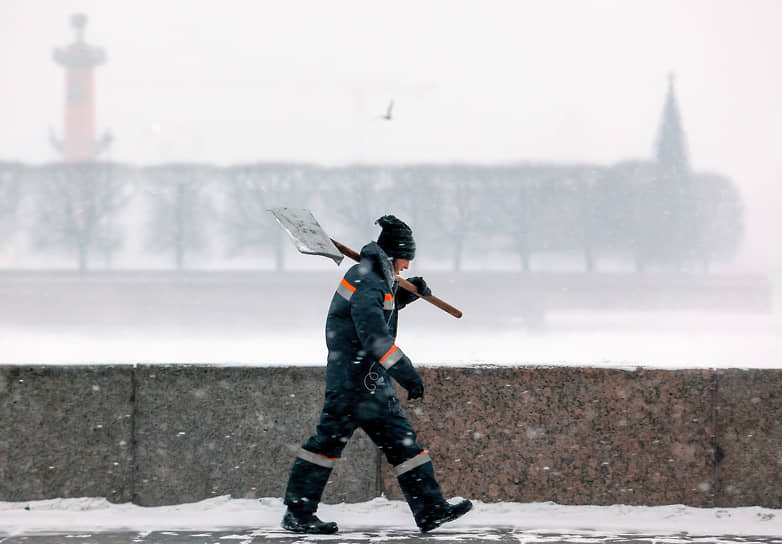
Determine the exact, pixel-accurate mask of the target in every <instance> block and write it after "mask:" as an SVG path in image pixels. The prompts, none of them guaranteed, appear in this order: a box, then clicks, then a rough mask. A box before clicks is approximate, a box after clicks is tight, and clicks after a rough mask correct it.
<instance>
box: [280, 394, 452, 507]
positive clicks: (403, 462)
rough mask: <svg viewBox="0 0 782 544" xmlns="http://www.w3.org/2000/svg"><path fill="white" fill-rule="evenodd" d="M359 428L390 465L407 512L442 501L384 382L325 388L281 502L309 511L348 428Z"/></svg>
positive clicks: (421, 452) (424, 456)
mask: <svg viewBox="0 0 782 544" xmlns="http://www.w3.org/2000/svg"><path fill="white" fill-rule="evenodd" d="M359 427H360V428H361V429H363V430H364V432H366V433H367V435H368V436H369V438H370V439H372V441H373V442H374V443H375V444H376V445H377V447H378V448H380V450H381V451H382V452H383V454H384V455H385V456H386V459H387V460H388V462H389V463H390V464H391V465H392V466H393V467H394V473H395V474H396V476H397V479H398V481H399V484H400V486H401V488H402V491H403V492H404V494H405V498H406V499H407V501H408V503H409V504H410V508H411V510H412V511H413V514H414V515H415V516H416V517H418V514H419V513H420V512H421V511H422V510H424V509H426V508H428V507H429V506H431V505H440V504H443V503H444V502H445V500H444V499H443V497H442V492H441V491H440V486H439V485H438V483H437V481H436V479H435V477H434V471H433V469H432V464H431V459H430V458H429V454H428V453H427V452H426V451H425V450H424V449H423V448H421V446H419V445H418V443H416V434H415V431H414V430H413V427H412V426H411V425H410V423H409V422H408V421H407V419H406V418H405V417H404V415H403V414H402V411H401V408H400V405H399V399H398V398H397V396H396V394H395V393H394V390H393V387H392V386H391V385H390V384H384V385H383V386H381V387H378V388H377V390H376V391H374V392H373V393H370V392H368V391H326V399H325V402H324V405H323V411H322V413H321V417H320V423H319V424H318V426H317V429H316V432H315V434H314V435H312V436H311V437H310V438H309V439H308V440H307V441H306V442H305V443H304V445H303V446H302V447H301V449H299V451H298V453H297V456H296V460H295V461H294V463H293V468H292V469H291V473H290V477H289V479H288V487H287V490H286V492H285V504H286V505H288V506H289V507H290V508H292V509H297V510H299V511H302V512H315V511H316V510H317V508H318V503H320V500H321V496H322V494H323V490H324V488H325V487H326V483H327V482H328V479H329V476H330V474H331V470H332V468H333V467H334V463H335V461H336V460H337V459H338V458H339V457H340V456H341V455H342V450H343V449H344V448H345V445H346V444H347V442H348V440H349V439H350V437H351V436H352V435H353V432H354V431H355V430H356V429H357V428H359Z"/></svg>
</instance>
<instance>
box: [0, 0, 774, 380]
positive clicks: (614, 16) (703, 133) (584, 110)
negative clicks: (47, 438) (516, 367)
mask: <svg viewBox="0 0 782 544" xmlns="http://www.w3.org/2000/svg"><path fill="white" fill-rule="evenodd" d="M74 13H84V14H86V15H87V17H88V23H87V27H86V31H85V40H86V41H87V43H89V44H91V45H94V46H98V47H101V48H103V49H104V50H105V52H106V57H107V60H106V62H105V64H102V65H100V66H98V67H96V69H95V93H96V119H97V122H96V138H99V137H101V136H102V135H109V140H110V145H109V146H107V148H106V150H105V152H104V153H103V154H101V155H100V156H98V157H97V160H96V161H95V162H89V163H84V162H81V163H63V162H62V156H61V155H60V154H59V153H58V151H57V150H56V148H55V147H54V146H53V145H52V144H51V140H52V139H54V140H56V139H57V138H58V137H60V135H62V133H63V124H64V122H63V111H64V106H65V94H66V93H65V85H64V76H63V72H64V71H63V68H62V67H61V66H58V65H57V64H55V62H54V61H53V58H52V52H53V50H54V49H55V48H57V47H63V46H65V45H67V44H69V43H71V42H72V41H73V39H74V33H73V29H72V28H71V26H70V23H69V20H70V17H71V15H72V14H74ZM780 15H782V6H781V5H780V4H779V3H777V2H774V1H760V0H756V1H752V2H738V1H736V2H732V1H710V2H706V1H703V2H698V1H692V2H686V3H682V2H660V1H640V0H639V1H634V2H619V1H615V2H614V1H590V2H576V1H569V2H565V1H559V2H547V3H545V4H540V3H536V2H502V1H494V2H485V3H481V4H480V5H478V4H475V3H461V2H427V3H425V4H423V5H421V4H419V3H412V2H397V3H394V4H381V3H367V2H330V3H328V4H322V3H316V2H286V3H263V4H261V3H250V2H226V3H223V4H221V5H219V6H218V5H217V4H214V3H211V2H187V3H185V2H181V3H180V2H169V3H162V4H160V3H153V2H144V1H139V2H134V3H133V4H127V3H122V2H113V1H101V2H97V1H94V2H87V1H57V2H55V1H35V0H33V1H26V2H13V1H7V0H6V1H0V70H2V74H3V84H2V85H0V121H1V122H0V192H1V193H0V233H2V241H0V268H2V272H0V278H2V279H1V280H0V281H1V282H2V285H1V286H0V288H2V290H3V298H4V300H5V301H6V303H5V304H4V306H5V309H4V310H3V312H2V314H3V315H2V316H0V327H1V328H0V337H2V339H3V343H4V344H5V345H6V350H5V356H4V360H5V362H84V361H90V362H111V361H120V362H131V361H138V360H156V361H160V362H179V361H182V362H184V361H201V362H253V361H254V362H280V363H285V362H288V363H309V364H319V363H320V362H321V361H323V360H324V359H325V355H324V351H325V348H324V347H323V346H322V344H323V341H322V322H323V320H324V319H325V311H326V308H327V306H328V301H329V299H330V297H331V295H332V294H333V289H334V285H336V281H338V279H339V277H340V276H341V274H342V273H344V268H345V265H343V267H342V268H343V270H342V271H340V270H339V269H336V268H335V267H334V264H333V263H331V262H330V261H328V260H326V259H321V258H318V257H311V256H303V255H299V254H297V253H296V252H295V249H294V248H293V246H292V244H291V243H290V241H289V240H287V239H286V238H285V237H284V234H283V233H282V231H281V230H280V229H279V228H278V227H277V226H276V225H275V224H274V223H273V221H272V219H271V216H270V215H269V214H268V213H266V212H265V210H266V209H268V208H269V207H271V206H291V207H308V208H310V209H312V210H313V211H314V212H315V214H316V216H317V217H318V219H319V220H320V221H321V224H322V225H323V226H324V227H325V228H326V230H327V232H328V233H329V234H330V235H331V236H333V237H334V238H336V239H338V240H340V241H342V242H344V243H347V244H348V245H350V246H351V247H353V248H354V249H360V247H361V245H363V244H364V243H366V242H367V241H369V240H371V239H374V238H376V236H377V227H375V226H373V224H372V223H373V221H374V219H376V218H377V217H379V216H380V215H382V214H384V213H389V212H390V213H395V214H397V215H398V216H400V217H401V218H402V219H404V220H406V221H408V222H409V223H410V224H411V225H412V226H413V228H414V229H415V233H416V238H417V241H418V246H419V255H418V258H417V259H416V261H415V263H414V266H413V270H412V271H411V274H423V275H425V276H426V277H427V279H429V280H430V283H431V285H432V287H433V289H434V290H435V293H436V294H438V296H441V298H444V299H445V300H448V301H449V302H451V303H452V304H454V305H455V306H458V307H461V308H462V309H463V310H464V311H465V317H464V318H463V320H462V321H458V322H457V321H448V320H451V319H452V318H450V317H448V316H445V315H444V314H443V315H438V314H437V313H436V312H437V311H436V310H435V309H433V308H431V307H425V308H424V307H419V306H424V304H423V303H421V304H419V305H416V306H415V307H414V308H411V309H410V310H406V314H408V315H405V317H404V319H403V321H402V322H403V326H402V335H401V336H400V341H404V342H406V343H405V344H404V345H406V346H413V347H411V348H409V349H407V351H410V352H411V353H416V354H417V355H418V359H419V360H422V361H426V362H429V363H452V362H453V363H466V362H467V363H469V362H489V363H500V364H502V363H519V362H538V363H557V362H568V363H590V364H595V363H606V362H609V363H619V364H634V363H637V364H658V365H677V366H691V365H695V366H701V365H715V364H716V365H730V366H779V365H780V363H782V360H781V359H780V356H779V355H778V354H779V353H782V350H780V349H779V348H780V347H782V346H781V345H780V342H781V340H780V338H781V337H782V324H781V323H780V318H779V315H778V313H777V312H775V311H774V309H775V304H774V299H775V296H777V295H776V290H775V286H776V285H778V284H779V282H780V281H782V249H780V245H779V244H778V243H777V240H776V238H777V233H778V232H780V226H782V219H780V213H779V212H780V211H781V210H780V209H781V206H780V205H781V204H782V197H780V196H779V188H780V184H782V157H781V156H780V154H779V153H778V151H777V147H778V138H776V136H777V135H778V132H779V128H778V127H779V126H782V111H780V108H779V101H780V99H779V97H780V96H782V78H780V76H779V69H778V67H779V66H780V61H781V60H782V46H781V45H780V43H779V40H778V38H777V37H776V27H777V25H776V22H777V21H779V20H780ZM391 103H392V108H391V113H392V115H391V118H390V119H387V118H384V116H385V115H387V112H388V111H389V106H390V104H391ZM74 210H77V213H75V214H74V213H73V211H74ZM79 272H81V273H79ZM406 329H407V330H406Z"/></svg>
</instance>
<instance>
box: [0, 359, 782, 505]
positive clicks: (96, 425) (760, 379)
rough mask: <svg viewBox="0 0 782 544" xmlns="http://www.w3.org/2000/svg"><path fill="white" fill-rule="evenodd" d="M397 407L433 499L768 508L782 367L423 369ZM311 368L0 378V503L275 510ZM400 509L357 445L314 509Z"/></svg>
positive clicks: (314, 395)
mask: <svg viewBox="0 0 782 544" xmlns="http://www.w3.org/2000/svg"><path fill="white" fill-rule="evenodd" d="M420 372H421V374H422V375H423V379H424V382H425V384H426V396H425V398H424V399H423V400H422V401H412V402H406V401H404V398H405V395H404V393H403V392H401V393H402V394H401V395H400V397H401V398H402V399H403V404H404V410H405V413H406V415H407V416H408V417H409V418H410V420H411V422H412V423H413V426H414V427H415V429H416V430H417V431H418V440H419V442H420V443H421V444H422V445H423V446H424V447H426V448H428V449H429V450H430V452H431V455H432V458H433V460H434V466H435V472H436V473H437V475H438V478H439V479H440V482H441V485H442V487H443V491H444V493H445V494H446V495H447V496H453V495H457V494H458V495H462V496H466V497H470V498H475V499H480V500H483V501H487V502H499V501H518V502H537V501H554V502H558V503H561V504H595V505H606V504H634V505H640V504H647V505H659V504H687V505H692V506H704V507H705V506H751V505H759V506H766V507H771V508H780V507H782V493H781V492H780V490H779V485H778V483H779V482H780V481H781V480H782V456H780V453H779V452H780V451H782V424H780V421H782V370H654V369H636V370H620V369H606V368H586V367H539V366H534V367H514V368H451V367H441V368H436V367H431V368H421V369H420ZM324 378H325V369H324V368H322V367H321V368H312V367H308V368H304V367H231V368H228V367H216V366H208V365H203V366H193V365H170V366H161V365H139V366H135V367H132V366H49V367H47V366H32V367H27V366H3V367H0V500H2V501H26V500H37V499H46V498H56V497H83V496H101V497H106V498H108V499H109V500H111V501H113V502H131V501H132V502H135V503H137V504H140V505H146V506H153V505H161V504H175V503H183V502H192V501H198V500H202V499H205V498H209V497H213V496H217V495H232V496H234V497H245V498H253V497H257V498H259V497H279V496H282V495H283V493H284V489H285V484H286V481H287V476H288V471H289V470H290V467H291V464H292V463H293V459H294V456H295V452H296V450H297V449H298V447H299V446H300V445H301V444H302V443H303V442H304V441H305V440H306V438H307V437H308V436H309V435H310V434H312V433H313V431H314V429H315V426H316V424H317V421H318V416H319V412H320V407H321V404H322V399H323V386H324ZM381 493H385V494H386V495H387V496H389V497H391V498H401V493H400V492H399V489H398V486H397V484H396V482H395V480H394V478H393V475H392V473H391V471H390V469H389V467H388V466H387V464H386V462H385V458H384V457H382V456H381V455H380V454H379V453H378V451H377V450H376V448H375V447H374V446H373V445H372V443H371V442H370V440H369V438H368V437H367V436H366V435H365V434H364V433H363V432H361V431H358V432H357V433H356V435H355V436H354V438H353V439H352V440H351V442H350V443H349V445H348V447H347V448H346V450H345V452H344V455H343V458H342V459H341V460H340V461H339V462H338V463H337V466H336V468H335V470H334V473H333V475H332V478H331V480H330V482H329V484H328V486H327V488H326V493H325V495H324V501H325V502H328V503H337V502H360V501H365V500H368V499H371V498H372V497H375V496H378V495H379V494H381Z"/></svg>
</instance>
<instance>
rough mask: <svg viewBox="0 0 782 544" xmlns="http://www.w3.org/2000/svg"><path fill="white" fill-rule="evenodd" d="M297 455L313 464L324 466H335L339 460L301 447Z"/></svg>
mask: <svg viewBox="0 0 782 544" xmlns="http://www.w3.org/2000/svg"><path fill="white" fill-rule="evenodd" d="M296 457H298V458H299V459H303V460H304V461H307V462H309V463H312V464H313V465H318V466H321V467H324V468H334V463H336V461H337V460H336V458H332V457H326V456H325V455H323V454H320V453H313V452H311V451H310V450H305V449H304V448H299V451H298V452H296Z"/></svg>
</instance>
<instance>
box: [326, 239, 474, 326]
mask: <svg viewBox="0 0 782 544" xmlns="http://www.w3.org/2000/svg"><path fill="white" fill-rule="evenodd" d="M331 241H332V242H333V244H334V245H335V246H336V247H337V249H338V250H340V252H342V254H343V255H344V256H346V257H350V258H351V259H353V260H354V261H356V262H358V261H360V260H361V256H360V255H359V254H358V253H356V252H355V251H353V250H352V249H350V248H349V247H347V246H346V245H343V244H340V243H339V242H337V241H336V240H335V239H333V238H332V239H331ZM396 279H397V281H398V282H399V286H400V287H402V288H403V289H404V290H406V291H410V292H411V293H413V294H414V295H417V296H419V297H421V298H422V299H424V300H425V301H427V302H429V303H431V304H434V305H435V306H437V307H438V308H440V309H441V310H443V311H445V312H448V313H449V314H451V315H452V316H454V317H462V311H461V310H459V309H457V308H454V307H453V306H451V305H450V304H448V303H447V302H445V301H444V300H442V299H439V298H437V297H436V296H434V295H428V296H423V295H421V294H420V293H419V292H418V289H417V288H416V286H415V285H413V284H412V283H410V282H409V281H407V280H406V279H403V278H400V277H399V276H397V277H396Z"/></svg>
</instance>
